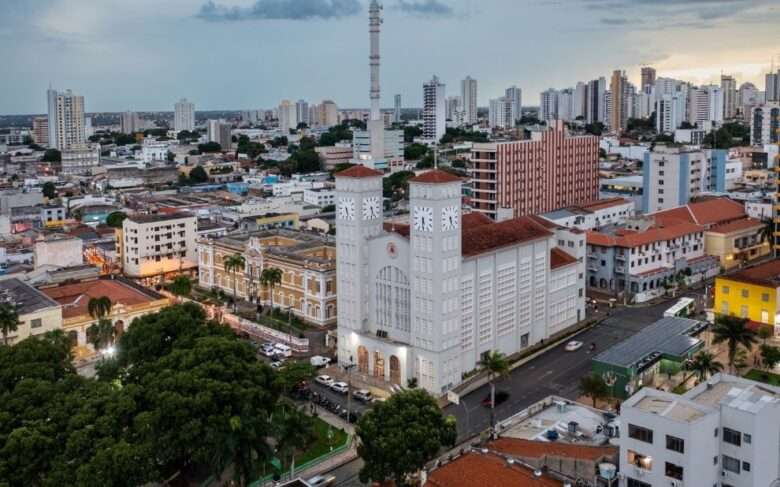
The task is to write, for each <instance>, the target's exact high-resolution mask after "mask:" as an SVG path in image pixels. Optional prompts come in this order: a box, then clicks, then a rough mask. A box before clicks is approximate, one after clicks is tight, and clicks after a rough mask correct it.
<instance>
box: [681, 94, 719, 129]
mask: <svg viewBox="0 0 780 487" xmlns="http://www.w3.org/2000/svg"><path fill="white" fill-rule="evenodd" d="M687 120H688V122H689V123H691V124H692V125H697V126H698V127H700V128H703V127H705V126H711V125H712V124H720V123H722V122H723V91H722V90H721V88H720V86H718V85H706V86H700V87H698V88H690V89H689V90H688V118H687Z"/></svg>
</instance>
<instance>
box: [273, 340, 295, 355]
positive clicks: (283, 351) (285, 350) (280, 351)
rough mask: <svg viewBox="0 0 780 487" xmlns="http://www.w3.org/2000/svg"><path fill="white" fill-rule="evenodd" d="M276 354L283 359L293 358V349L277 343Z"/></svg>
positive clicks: (275, 346)
mask: <svg viewBox="0 0 780 487" xmlns="http://www.w3.org/2000/svg"><path fill="white" fill-rule="evenodd" d="M274 353H275V354H276V355H281V356H282V357H291V356H292V349H291V348H290V347H288V346H287V345H285V344H283V343H277V344H275V345H274Z"/></svg>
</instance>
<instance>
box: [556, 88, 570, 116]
mask: <svg viewBox="0 0 780 487" xmlns="http://www.w3.org/2000/svg"><path fill="white" fill-rule="evenodd" d="M557 96H558V102H557V103H556V106H557V107H558V117H557V119H558V120H563V121H566V122H568V121H571V120H574V116H573V113H574V91H573V90H572V89H571V88H566V89H563V90H559V91H558V93H557Z"/></svg>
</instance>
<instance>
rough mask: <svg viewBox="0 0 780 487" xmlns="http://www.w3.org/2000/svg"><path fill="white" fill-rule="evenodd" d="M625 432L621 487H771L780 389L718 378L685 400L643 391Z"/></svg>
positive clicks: (624, 417) (779, 446) (779, 437)
mask: <svg viewBox="0 0 780 487" xmlns="http://www.w3.org/2000/svg"><path fill="white" fill-rule="evenodd" d="M684 343H685V342H684V341H683V340H678V342H677V347H676V348H677V349H679V348H680V347H681V346H683V345H684ZM620 425H621V438H620V473H621V480H620V484H619V486H620V487H644V486H648V487H649V486H653V487H655V486H662V485H663V486H666V485H672V486H683V485H685V486H706V487H710V486H713V485H720V486H733V487H765V486H768V485H772V484H773V483H774V482H775V480H776V479H777V478H778V472H780V455H777V454H776V453H775V452H776V451H778V450H780V389H778V388H777V387H774V386H771V385H768V384H764V383H758V382H754V381H751V380H748V379H743V378H740V377H735V376H731V375H726V374H716V375H715V376H713V377H710V378H709V379H707V380H706V381H703V382H702V383H700V384H699V385H697V386H696V387H694V388H693V389H691V390H690V391H688V392H686V393H684V394H682V395H678V394H674V393H671V392H663V391H659V390H658V389H654V388H652V387H644V388H641V389H640V390H639V391H638V392H637V393H636V394H634V395H633V396H631V397H630V398H629V399H628V400H626V401H625V402H623V404H622V405H621V408H620Z"/></svg>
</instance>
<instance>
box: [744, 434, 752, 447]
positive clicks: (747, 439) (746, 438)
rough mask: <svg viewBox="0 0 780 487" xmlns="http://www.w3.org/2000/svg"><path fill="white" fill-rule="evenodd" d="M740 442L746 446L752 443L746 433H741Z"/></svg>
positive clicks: (750, 437)
mask: <svg viewBox="0 0 780 487" xmlns="http://www.w3.org/2000/svg"><path fill="white" fill-rule="evenodd" d="M742 441H744V442H745V444H746V445H749V444H750V442H751V441H753V437H752V436H750V435H749V434H747V433H742Z"/></svg>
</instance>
